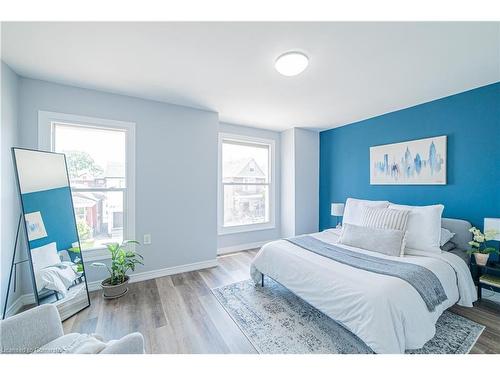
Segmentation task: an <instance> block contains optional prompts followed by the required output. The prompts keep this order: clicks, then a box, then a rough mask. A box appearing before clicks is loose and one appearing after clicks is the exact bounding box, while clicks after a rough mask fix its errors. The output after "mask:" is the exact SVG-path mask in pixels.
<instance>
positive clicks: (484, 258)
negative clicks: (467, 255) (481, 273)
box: [474, 253, 490, 266]
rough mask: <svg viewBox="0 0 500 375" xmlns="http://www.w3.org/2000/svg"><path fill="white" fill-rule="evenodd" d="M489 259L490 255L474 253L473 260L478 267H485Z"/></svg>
mask: <svg viewBox="0 0 500 375" xmlns="http://www.w3.org/2000/svg"><path fill="white" fill-rule="evenodd" d="M489 257H490V254H481V253H474V258H476V264H477V265H478V266H486V263H488V258H489Z"/></svg>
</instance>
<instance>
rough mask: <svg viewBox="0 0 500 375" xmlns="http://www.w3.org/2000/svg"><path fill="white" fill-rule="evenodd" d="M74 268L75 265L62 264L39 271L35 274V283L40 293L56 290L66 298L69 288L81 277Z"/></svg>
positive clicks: (69, 263)
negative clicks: (45, 290) (44, 290)
mask: <svg viewBox="0 0 500 375" xmlns="http://www.w3.org/2000/svg"><path fill="white" fill-rule="evenodd" d="M73 266H74V263H71V262H62V263H58V264H55V265H53V266H49V267H45V268H42V269H39V270H37V271H36V272H35V281H36V288H37V290H38V292H40V291H42V290H43V289H44V288H45V289H49V290H54V291H56V292H58V293H60V294H61V295H62V296H63V297H66V294H67V293H68V288H69V287H70V285H71V284H72V283H73V282H74V281H75V280H76V279H77V278H78V277H79V274H78V273H77V272H75V270H74V269H73Z"/></svg>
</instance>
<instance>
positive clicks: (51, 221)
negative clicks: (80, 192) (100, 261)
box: [12, 148, 90, 320]
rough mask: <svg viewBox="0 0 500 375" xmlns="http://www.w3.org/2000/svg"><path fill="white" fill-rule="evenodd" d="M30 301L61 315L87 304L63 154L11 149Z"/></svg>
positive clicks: (65, 316)
mask: <svg viewBox="0 0 500 375" xmlns="http://www.w3.org/2000/svg"><path fill="white" fill-rule="evenodd" d="M12 154H13V159H14V167H15V170H16V175H17V183H18V188H19V194H20V200H21V208H22V215H23V218H24V224H25V225H24V229H25V234H26V238H27V243H28V261H29V264H30V268H31V275H32V280H33V289H34V296H35V301H36V303H37V304H38V305H41V304H46V303H51V304H54V305H55V306H56V307H57V309H58V310H59V314H60V315H61V320H66V319H67V318H69V317H71V316H73V315H74V314H76V313H77V312H79V311H81V310H82V309H84V308H86V307H88V306H89V305H90V299H89V294H88V287H87V280H86V277H85V265H84V263H83V254H82V251H81V250H80V241H79V238H78V230H77V226H76V220H75V214H74V206H73V199H72V195H71V188H70V184H69V178H68V171H67V166H66V157H65V155H64V154H59V153H54V152H45V151H38V150H30V149H23V148H13V149H12Z"/></svg>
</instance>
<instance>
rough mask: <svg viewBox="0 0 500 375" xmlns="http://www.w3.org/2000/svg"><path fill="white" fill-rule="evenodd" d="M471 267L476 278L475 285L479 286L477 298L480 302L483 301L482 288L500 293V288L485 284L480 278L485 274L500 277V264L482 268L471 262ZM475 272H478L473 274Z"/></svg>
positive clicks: (490, 264) (491, 264)
mask: <svg viewBox="0 0 500 375" xmlns="http://www.w3.org/2000/svg"><path fill="white" fill-rule="evenodd" d="M471 258H472V257H471ZM469 267H470V270H471V272H472V275H473V277H474V284H476V285H477V298H478V300H480V299H481V295H482V292H481V289H482V288H487V289H490V290H493V291H495V292H499V293H500V288H499V287H496V286H493V285H489V284H484V283H482V282H481V281H480V280H479V278H480V277H481V276H482V275H485V274H494V275H497V276H500V263H498V262H496V263H489V264H487V265H486V266H480V265H478V264H475V263H474V264H473V263H472V262H471V263H470V264H469ZM474 270H475V271H476V272H473V271H474Z"/></svg>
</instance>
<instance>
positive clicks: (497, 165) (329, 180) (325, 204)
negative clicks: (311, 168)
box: [319, 83, 500, 230]
mask: <svg viewBox="0 0 500 375" xmlns="http://www.w3.org/2000/svg"><path fill="white" fill-rule="evenodd" d="M440 135H446V136H448V146H447V147H448V151H447V155H448V161H447V164H448V171H447V180H448V183H447V185H413V186H408V185H370V152H369V150H370V146H375V145H381V144H386V143H395V142H402V141H409V140H414V139H420V138H427V137H434V136H440ZM348 197H354V198H361V199H374V200H378V199H380V200H389V201H391V202H395V203H401V204H410V205H429V204H436V203H442V204H444V206H445V209H444V213H443V216H445V217H452V218H461V219H466V220H468V221H470V222H471V223H472V224H473V225H475V226H478V227H480V228H482V227H483V219H484V218H485V217H500V83H495V84H491V85H488V86H483V87H480V88H478V89H474V90H471V91H466V92H464V93H460V94H457V95H453V96H449V97H446V98H443V99H439V100H435V101H432V102H429V103H425V104H421V105H418V106H415V107H411V108H408V109H404V110H400V111H397V112H392V113H388V114H385V115H382V116H378V117H374V118H371V119H368V120H364V121H360V122H357V123H353V124H350V125H347V126H343V127H340V128H336V129H331V130H326V131H323V132H321V133H320V199H319V203H320V209H319V212H320V229H321V230H323V229H326V228H330V227H333V226H335V218H334V217H332V216H330V203H332V202H344V201H345V200H346V199H347V198H348Z"/></svg>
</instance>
